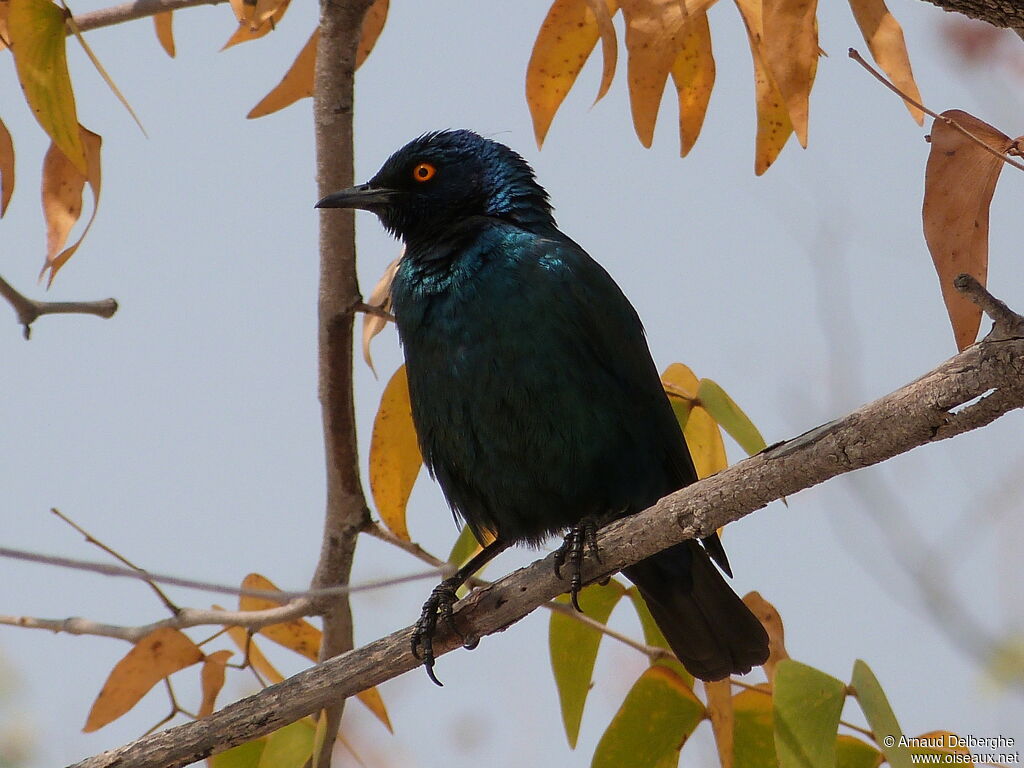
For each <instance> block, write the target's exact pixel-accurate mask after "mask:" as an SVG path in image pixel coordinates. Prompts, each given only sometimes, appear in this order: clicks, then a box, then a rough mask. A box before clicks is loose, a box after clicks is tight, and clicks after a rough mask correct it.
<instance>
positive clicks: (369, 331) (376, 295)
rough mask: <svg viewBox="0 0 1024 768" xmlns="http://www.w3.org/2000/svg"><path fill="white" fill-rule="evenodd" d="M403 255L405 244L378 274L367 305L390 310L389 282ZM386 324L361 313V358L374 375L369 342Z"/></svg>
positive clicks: (376, 316)
mask: <svg viewBox="0 0 1024 768" xmlns="http://www.w3.org/2000/svg"><path fill="white" fill-rule="evenodd" d="M404 255H405V246H402V252H401V253H400V254H399V255H398V258H397V259H395V260H394V261H392V262H391V263H390V264H388V266H387V268H386V269H385V270H384V274H383V275H381V276H380V280H378V281H377V284H376V285H375V286H373V291H372V292H371V293H370V298H368V299H367V300H366V303H367V305H369V306H371V307H379V308H380V309H383V310H384V311H385V312H389V311H390V310H391V283H392V281H393V280H394V279H395V272H397V271H398V262H400V261H401V260H402V256H404ZM387 324H388V321H387V320H385V319H384V318H383V317H381V316H380V315H371V314H369V313H366V314H365V315H363V360H365V361H366V364H367V365H368V366H370V370H371V371H373V375H374V376H376V375H377V369H376V368H374V367H373V358H372V357H371V356H370V342H371V341H373V337H374V336H376V335H377V334H378V333H380V332H381V331H383V330H384V327H385V326H386V325H387Z"/></svg>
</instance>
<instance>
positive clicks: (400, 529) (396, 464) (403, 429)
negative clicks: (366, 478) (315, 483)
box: [370, 365, 423, 541]
mask: <svg viewBox="0 0 1024 768" xmlns="http://www.w3.org/2000/svg"><path fill="white" fill-rule="evenodd" d="M422 464H423V457H422V456H421V455H420V448H419V443H418V442H417V439H416V427H415V425H414V424H413V422H412V405H411V404H410V402H409V380H408V378H407V377H406V375H405V366H404V365H403V366H401V367H400V368H399V369H398V370H397V371H395V373H394V375H393V376H392V377H391V380H390V381H389V382H388V384H387V386H386V387H385V388H384V394H382V395H381V398H380V407H379V408H378V409H377V416H376V417H375V418H374V420H373V434H372V435H371V437H370V492H371V493H372V494H373V501H374V503H375V504H376V505H377V511H378V512H379V513H380V519H381V520H382V521H383V522H384V525H386V526H387V527H388V530H390V531H391V532H392V533H393V534H395V536H397V537H398V538H400V539H403V540H405V541H409V540H410V538H409V529H408V527H407V526H406V522H405V505H406V504H407V503H408V502H409V495H410V494H411V493H412V487H413V485H414V484H415V483H416V476H417V475H419V472H420V466H422Z"/></svg>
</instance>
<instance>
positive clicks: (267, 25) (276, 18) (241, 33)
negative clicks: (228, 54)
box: [221, 0, 290, 51]
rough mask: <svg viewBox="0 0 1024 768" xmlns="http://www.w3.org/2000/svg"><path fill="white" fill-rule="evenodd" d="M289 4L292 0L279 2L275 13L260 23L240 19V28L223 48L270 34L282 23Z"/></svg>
mask: <svg viewBox="0 0 1024 768" xmlns="http://www.w3.org/2000/svg"><path fill="white" fill-rule="evenodd" d="M289 4H290V0H283V2H281V3H279V4H278V6H277V7H276V8H275V9H274V13H273V14H272V15H271V16H270V18H269V19H267V20H266V21H264V22H262V23H260V24H255V25H253V24H249V23H248V22H246V21H239V23H238V29H236V30H235V31H234V34H232V35H231V37H229V38H228V41H227V42H226V43H224V47H223V48H221V50H222V51H224V50H227V49H228V48H230V47H231V46H233V45H238V44H239V43H246V42H248V41H250V40H257V39H259V38H261V37H263V36H264V35H269V34H270V33H271V32H272V31H273V30H274V28H275V27H276V26H277V25H278V23H280V21H281V19H283V18H284V14H285V11H287V10H288V6H289Z"/></svg>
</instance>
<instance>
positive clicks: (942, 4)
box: [928, 0, 1024, 34]
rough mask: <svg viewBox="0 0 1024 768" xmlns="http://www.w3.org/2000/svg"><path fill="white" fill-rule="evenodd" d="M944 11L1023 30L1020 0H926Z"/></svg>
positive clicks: (1023, 22)
mask: <svg viewBox="0 0 1024 768" xmlns="http://www.w3.org/2000/svg"><path fill="white" fill-rule="evenodd" d="M928 2H930V3H931V4H932V5H937V6H939V8H941V9H942V10H944V11H948V12H951V13H953V12H955V13H962V14H963V15H964V16H969V17H970V18H972V19H980V20H981V21H987V22H988V23H989V24H991V25H992V26H994V27H1003V28H1005V29H1012V30H1015V31H1017V33H1018V34H1021V33H1022V32H1024V3H1021V2H1020V0H928Z"/></svg>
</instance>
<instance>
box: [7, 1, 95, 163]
mask: <svg viewBox="0 0 1024 768" xmlns="http://www.w3.org/2000/svg"><path fill="white" fill-rule="evenodd" d="M64 18H65V17H64V11H62V10H61V9H60V8H58V7H57V6H56V5H54V4H53V3H51V2H50V0H11V2H10V10H9V13H8V16H7V31H8V34H9V35H10V38H11V53H13V54H14V64H15V66H16V67H17V70H18V80H19V81H20V82H21V88H22V90H23V91H24V92H25V100H26V101H27V102H28V105H29V107H30V108H31V109H32V114H33V115H34V116H35V118H36V120H37V121H39V125H40V126H42V128H43V130H44V131H46V132H47V133H48V134H49V136H50V138H51V139H53V143H54V144H56V145H57V146H58V147H59V148H60V151H61V152H63V153H64V154H65V155H66V156H67V158H68V160H70V161H71V164H72V165H74V166H75V168H77V169H78V170H79V171H80V172H81V173H82V174H86V173H87V168H86V163H85V147H84V146H83V145H82V137H81V134H80V133H79V130H78V113H77V111H76V110H75V94H74V91H73V90H72V88H71V75H69V74H68V61H67V54H66V51H65V48H64V41H65V37H66V28H65V26H64Z"/></svg>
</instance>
